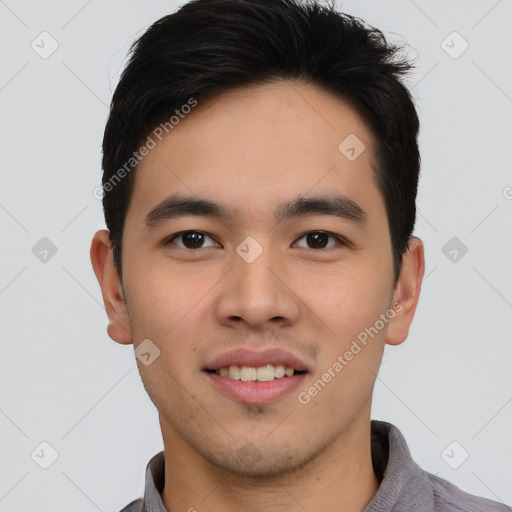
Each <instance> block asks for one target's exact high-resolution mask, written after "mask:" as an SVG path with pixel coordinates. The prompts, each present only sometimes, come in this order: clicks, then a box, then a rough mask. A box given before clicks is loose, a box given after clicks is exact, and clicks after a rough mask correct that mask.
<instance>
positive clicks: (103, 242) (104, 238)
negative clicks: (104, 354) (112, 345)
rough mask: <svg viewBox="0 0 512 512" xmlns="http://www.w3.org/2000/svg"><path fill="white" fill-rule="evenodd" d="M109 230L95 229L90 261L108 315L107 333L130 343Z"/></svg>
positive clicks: (123, 298)
mask: <svg viewBox="0 0 512 512" xmlns="http://www.w3.org/2000/svg"><path fill="white" fill-rule="evenodd" d="M109 235H110V232H109V231H108V230H106V229H102V230H100V231H97V232H96V233H95V234H94V237H93V239H92V243H91V250H90V256H91V263H92V266H93V269H94V273H95V275H96V279H98V283H99V285H100V288H101V294H102V296H103V303H104V304H105V309H106V312H107V316H108V326H107V334H108V335H109V336H110V338H112V339H113V340H114V341H116V342H117V343H121V344H130V343H132V338H131V334H130V328H129V319H128V312H127V308H126V301H125V297H124V293H123V288H122V285H121V282H120V279H119V274H118V273H117V269H116V268H115V265H114V260H113V256H112V250H111V243H110V237H109Z"/></svg>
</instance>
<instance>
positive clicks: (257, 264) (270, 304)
mask: <svg viewBox="0 0 512 512" xmlns="http://www.w3.org/2000/svg"><path fill="white" fill-rule="evenodd" d="M233 265H234V266H233V268H232V270H231V271H230V272H229V273H228V274H227V275H226V277H225V279H223V280H222V289H221V295H220V298H219V300H218V303H217V316H218V321H219V322H220V323H221V324H222V325H226V326H230V327H234V326H240V324H245V325H246V326H247V327H249V328H251V329H254V330H256V329H258V330H259V329H265V328H270V327H275V326H277V325H279V326H286V325H293V324H295V323H296V322H297V321H298V319H299V318H300V314H301V301H300V299H299V296H300V290H294V282H293V276H291V275H290V273H289V271H287V270H286V268H285V266H284V265H283V264H280V262H279V261H278V257H277V256H275V255H272V254H271V249H270V248H268V247H267V248H265V249H264V250H263V252H262V253H261V254H260V255H259V256H258V257H257V258H256V259H255V260H254V261H252V262H250V263H249V262H248V261H245V260H244V259H243V258H242V257H239V256H238V254H236V255H235V257H234V263H233Z"/></svg>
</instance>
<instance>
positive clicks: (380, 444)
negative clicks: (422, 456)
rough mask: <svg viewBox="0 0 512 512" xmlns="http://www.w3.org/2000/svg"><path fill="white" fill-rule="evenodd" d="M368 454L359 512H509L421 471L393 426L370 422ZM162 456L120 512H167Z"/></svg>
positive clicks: (155, 459) (150, 465) (152, 462)
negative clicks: (373, 485)
mask: <svg viewBox="0 0 512 512" xmlns="http://www.w3.org/2000/svg"><path fill="white" fill-rule="evenodd" d="M371 434H372V439H371V443H372V444H371V453H372V463H373V469H374V471H375V474H376V475H377V477H378V478H379V480H380V481H381V483H380V486H379V490H378V491H377V494H375V496H374V497H373V499H372V500H371V501H370V503H368V505H367V506H366V508H365V509H364V510H363V511H362V512H512V508H511V507H508V506H506V505H503V504H501V503H498V502H495V501H491V500H488V499H486V498H480V497H478V496H473V495H472V494H468V493H466V492H463V491H461V490H460V489H459V488H458V487H456V486H455V485H453V484H451V483H450V482H448V481H447V480H443V479H442V478H439V477H437V476H435V475H432V474H431V473H428V472H426V471H423V470H422V469H421V468H420V467H419V466H418V465H417V464H416V463H415V462H414V461H413V459H412V458H411V454H410V452H409V448H408V447H407V443H406V442H405V439H404V437H403V435H402V433H401V432H400V430H398V428H396V427H395V426H394V425H392V424H391V423H387V422H386V421H379V420H371ZM164 461H165V459H164V452H160V453H157V454H156V455H155V456H154V457H153V458H152V459H151V460H150V461H149V463H148V465H147V467H146V485H145V491H144V497H143V498H139V499H136V500H135V501H132V502H131V503H130V504H129V505H127V506H126V507H125V508H123V510H121V512H167V510H166V509H165V507H164V505H163V503H162V499H161V497H160V493H161V492H162V490H163V488H164V483H165V478H164V476H165V465H164Z"/></svg>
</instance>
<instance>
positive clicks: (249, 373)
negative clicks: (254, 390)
mask: <svg viewBox="0 0 512 512" xmlns="http://www.w3.org/2000/svg"><path fill="white" fill-rule="evenodd" d="M204 371H205V372H207V373H215V374H217V375H220V376H221V377H227V378H228V379H231V380H241V381H243V382H269V381H272V380H276V379H283V378H286V377H293V376H294V375H300V374H303V373H308V372H307V371H301V370H295V369H294V368H291V367H289V366H283V365H273V364H267V365H264V366H260V367H258V368H254V367H251V366H238V365H231V366H223V367H222V368H217V369H215V370H208V369H207V370H204Z"/></svg>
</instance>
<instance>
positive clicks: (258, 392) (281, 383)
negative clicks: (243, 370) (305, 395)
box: [203, 371, 307, 404]
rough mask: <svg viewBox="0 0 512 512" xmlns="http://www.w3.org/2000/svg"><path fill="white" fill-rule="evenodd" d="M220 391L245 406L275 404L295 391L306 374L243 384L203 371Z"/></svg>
mask: <svg viewBox="0 0 512 512" xmlns="http://www.w3.org/2000/svg"><path fill="white" fill-rule="evenodd" d="M203 373H204V374H205V375H206V377H208V378H209V379H210V380H211V382H212V383H213V384H214V386H216V387H217V388H218V389H220V391H222V392H223V393H225V394H227V395H228V396H229V397H231V398H233V399H235V400H237V401H238V402H243V403H246V404H268V403H271V402H275V401H276V400H278V399H279V398H281V397H282V396H283V395H285V394H286V393H290V392H291V391H293V390H294V389H296V388H297V387H298V386H299V385H300V384H301V383H302V382H303V381H304V379H305V377H306V375H307V373H299V374H297V375H293V376H292V377H281V378H280V379H274V380H270V381H267V382H260V381H253V382H244V381H243V380H234V379H230V378H229V377H221V376H220V375H217V374H216V373H210V372H206V371H203Z"/></svg>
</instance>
